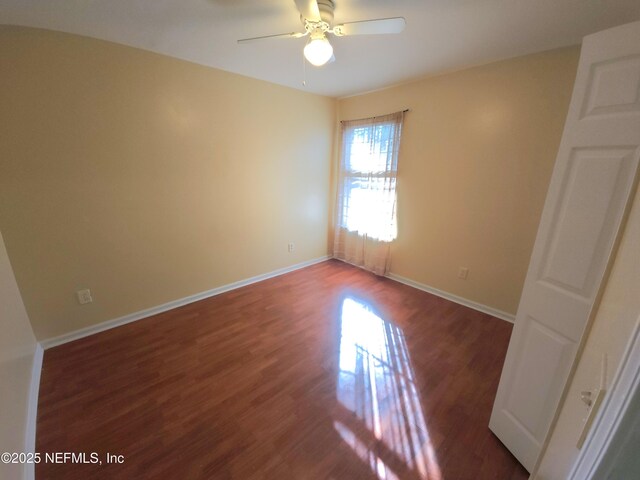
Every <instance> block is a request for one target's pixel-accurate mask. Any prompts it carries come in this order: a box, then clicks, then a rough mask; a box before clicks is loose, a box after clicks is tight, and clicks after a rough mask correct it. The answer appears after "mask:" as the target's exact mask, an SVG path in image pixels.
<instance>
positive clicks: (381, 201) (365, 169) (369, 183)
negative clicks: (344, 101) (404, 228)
mask: <svg viewBox="0 0 640 480" xmlns="http://www.w3.org/2000/svg"><path fill="white" fill-rule="evenodd" d="M402 117H403V113H402V112H400V113H397V114H393V115H386V116H384V117H375V118H372V119H367V120H355V121H352V122H343V124H342V129H343V131H342V159H341V168H340V176H339V185H338V189H339V191H338V204H337V222H336V223H337V226H338V227H342V228H345V229H347V230H348V231H350V232H357V233H358V234H360V235H366V236H367V237H370V238H373V239H376V240H380V241H385V242H390V241H392V240H393V239H395V238H396V235H397V226H396V211H395V210H396V175H397V169H398V149H399V146H400V133H401V130H402Z"/></svg>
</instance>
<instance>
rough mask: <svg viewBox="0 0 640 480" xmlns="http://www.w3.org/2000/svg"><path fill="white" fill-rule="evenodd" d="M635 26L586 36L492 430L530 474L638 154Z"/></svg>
mask: <svg viewBox="0 0 640 480" xmlns="http://www.w3.org/2000/svg"><path fill="white" fill-rule="evenodd" d="M639 145H640V22H636V23H633V24H629V25H624V26H622V27H618V28H614V29H611V30H606V31H604V32H600V33H598V34H595V35H591V36H589V37H586V38H585V39H584V42H583V47H582V52H581V56H580V64H579V66H578V72H577V76H576V83H575V86H574V91H573V96H572V99H571V105H570V107H569V112H568V115H567V120H566V123H565V129H564V133H563V137H562V141H561V144H560V148H559V150H558V157H557V160H556V165H555V167H554V171H553V175H552V178H551V183H550V186H549V192H548V195H547V199H546V201H545V207H544V210H543V213H542V218H541V221H540V227H539V229H538V235H537V237H536V243H535V246H534V249H533V253H532V256H531V262H530V265H529V271H528V273H527V278H526V280H525V285H524V289H523V293H522V298H521V301H520V306H519V308H518V313H517V315H516V321H515V326H514V330H513V334H512V337H511V342H510V344H509V350H508V352H507V357H506V360H505V365H504V368H503V371H502V377H501V379H500V385H499V387H498V393H497V395H496V401H495V404H494V407H493V412H492V415H491V421H490V424H489V426H490V428H491V429H492V430H493V432H494V433H495V434H496V435H497V436H498V437H499V438H500V440H502V442H503V443H504V444H505V445H506V446H507V448H509V450H511V452H512V453H513V454H514V455H515V456H516V458H518V460H519V461H520V462H521V463H522V464H523V465H524V466H525V468H527V469H528V470H529V471H531V469H532V468H533V466H534V464H535V462H536V459H537V457H538V455H539V453H540V448H541V446H542V443H543V442H544V439H545V436H546V434H547V432H548V429H549V426H550V424H551V422H552V421H553V416H554V414H555V410H556V408H557V406H558V402H559V400H560V397H561V396H562V392H563V389H564V386H565V383H566V380H567V376H568V375H569V372H570V370H571V366H572V364H573V361H574V359H575V355H576V352H577V349H578V345H579V343H580V339H581V337H582V334H583V332H584V330H585V327H586V325H587V322H588V320H589V318H590V316H591V314H592V311H593V308H594V303H595V300H596V298H597V296H598V292H599V291H600V289H601V287H602V282H603V278H604V275H605V272H606V269H607V265H608V263H609V261H610V257H611V252H612V250H613V247H614V245H615V241H616V238H617V236H618V233H619V231H620V228H621V224H622V221H623V218H624V215H625V211H626V208H627V204H628V203H629V198H630V195H631V192H632V190H633V188H634V186H635V178H636V176H637V170H638V161H639V156H640V148H639Z"/></svg>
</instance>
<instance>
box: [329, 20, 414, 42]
mask: <svg viewBox="0 0 640 480" xmlns="http://www.w3.org/2000/svg"><path fill="white" fill-rule="evenodd" d="M406 25H407V22H406V21H405V19H404V18H403V17H394V18H381V19H378V20H363V21H361V22H349V23H343V24H341V25H336V26H335V27H333V33H334V34H335V35H337V36H339V37H341V36H345V35H377V34H380V33H400V32H402V31H403V30H404V27H405V26H406Z"/></svg>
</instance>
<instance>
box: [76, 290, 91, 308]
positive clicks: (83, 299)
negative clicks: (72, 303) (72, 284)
mask: <svg viewBox="0 0 640 480" xmlns="http://www.w3.org/2000/svg"><path fill="white" fill-rule="evenodd" d="M76 295H77V296H78V303H79V304H80V305H85V304H87V303H91V302H93V298H91V290H89V289H88V288H87V289H85V290H78V291H77V292H76Z"/></svg>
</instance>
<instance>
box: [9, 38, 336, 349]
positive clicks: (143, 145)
mask: <svg viewBox="0 0 640 480" xmlns="http://www.w3.org/2000/svg"><path fill="white" fill-rule="evenodd" d="M0 62H2V66H1V69H0V70H1V71H2V74H1V75H0V104H1V105H2V109H0V131H1V132H2V142H0V228H1V229H2V231H3V233H4V236H5V241H6V245H7V250H8V252H9V255H10V257H11V261H12V264H13V266H14V271H15V274H16V278H17V280H18V285H19V287H20V290H21V292H22V296H23V298H24V302H25V305H26V308H27V311H28V313H29V316H30V318H31V320H32V323H33V327H34V330H35V333H36V336H37V338H39V339H46V338H50V337H53V336H57V335H60V334H64V333H67V332H70V331H73V330H76V329H79V328H81V327H86V326H89V325H92V324H95V323H98V322H101V321H104V320H109V319H113V318H116V317H119V316H122V315H125V314H129V313H132V312H135V311H138V310H141V309H145V308H148V307H152V306H156V305H159V304H162V303H165V302H168V301H171V300H175V299H179V298H182V297H185V296H188V295H191V294H195V293H199V292H202V291H205V290H208V289H211V288H214V287H217V286H220V285H224V284H227V283H230V282H233V281H237V280H241V279H245V278H248V277H251V276H254V275H258V274H262V273H266V272H269V271H273V270H275V269H278V268H282V267H286V266H289V265H293V264H295V263H299V262H302V261H305V260H310V259H313V258H317V257H320V256H323V255H325V254H326V253H327V225H328V221H329V217H328V205H327V198H328V197H329V177H330V168H331V165H330V164H331V161H330V159H331V148H332V141H333V129H334V125H335V103H336V102H335V100H334V99H330V98H325V97H320V96H317V95H312V94H307V93H304V92H300V91H297V90H293V89H288V88H285V87H280V86H276V85H273V84H269V83H266V82H262V81H258V80H253V79H250V78H246V77H242V76H239V75H235V74H231V73H227V72H223V71H219V70H214V69H210V68H206V67H202V66H198V65H195V64H191V63H188V62H184V61H180V60H176V59H173V58H169V57H164V56H161V55H156V54H153V53H149V52H145V51H142V50H137V49H133V48H129V47H125V46H121V45H116V44H112V43H108V42H103V41H99V40H94V39H89V38H85V37H79V36H74V35H68V34H63V33H55V32H50V31H44V30H34V29H26V28H17V27H0ZM289 241H293V242H295V246H296V247H295V251H294V252H293V253H287V243H288V242H289ZM81 288H90V289H91V290H92V293H93V298H94V302H93V303H92V304H89V305H85V306H80V305H78V304H77V302H76V299H75V291H76V290H78V289H81Z"/></svg>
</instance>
